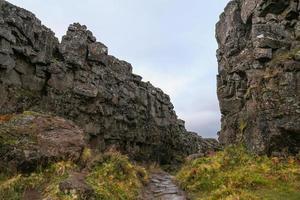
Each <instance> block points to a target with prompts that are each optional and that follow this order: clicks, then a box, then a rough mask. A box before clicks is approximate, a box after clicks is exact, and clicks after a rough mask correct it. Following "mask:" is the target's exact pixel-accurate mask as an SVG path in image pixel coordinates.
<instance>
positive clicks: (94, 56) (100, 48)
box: [88, 42, 108, 62]
mask: <svg viewBox="0 0 300 200" xmlns="http://www.w3.org/2000/svg"><path fill="white" fill-rule="evenodd" d="M88 52H89V53H88V59H89V60H91V61H99V62H101V60H102V56H103V54H104V55H107V53H108V49H107V47H106V46H105V45H104V44H102V43H100V42H96V43H92V44H89V45H88Z"/></svg>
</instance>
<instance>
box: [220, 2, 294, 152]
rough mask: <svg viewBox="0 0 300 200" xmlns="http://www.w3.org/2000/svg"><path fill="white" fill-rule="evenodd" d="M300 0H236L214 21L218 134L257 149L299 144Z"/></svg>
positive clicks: (285, 148) (280, 149)
mask: <svg viewBox="0 0 300 200" xmlns="http://www.w3.org/2000/svg"><path fill="white" fill-rule="evenodd" d="M299 13H300V3H299V0H232V1H230V2H229V3H228V5H227V7H226V8H225V11H224V13H223V14H221V16H220V21H219V22H218V24H217V26H216V37H217V41H218V44H219V49H218V51H217V58H218V62H219V68H218V69H219V74H218V76H217V85H218V89H217V91H218V97H219V102H220V108H221V112H222V128H221V131H220V135H219V140H220V142H221V143H222V144H224V145H229V144H236V143H243V144H245V145H246V146H247V148H248V149H249V150H251V151H253V152H256V153H268V154H272V153H273V154H278V153H280V154H281V153H293V154H294V153H298V152H299V150H300V96H299V95H300V15H299Z"/></svg>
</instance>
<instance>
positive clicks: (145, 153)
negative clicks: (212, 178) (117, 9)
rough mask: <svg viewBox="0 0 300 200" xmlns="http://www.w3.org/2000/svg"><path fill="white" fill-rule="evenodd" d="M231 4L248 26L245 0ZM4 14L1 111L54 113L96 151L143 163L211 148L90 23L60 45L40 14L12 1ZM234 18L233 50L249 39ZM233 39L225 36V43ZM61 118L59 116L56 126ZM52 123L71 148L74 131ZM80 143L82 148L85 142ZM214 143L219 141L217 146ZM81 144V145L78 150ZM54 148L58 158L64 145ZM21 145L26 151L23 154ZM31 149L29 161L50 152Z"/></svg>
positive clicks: (73, 31)
mask: <svg viewBox="0 0 300 200" xmlns="http://www.w3.org/2000/svg"><path fill="white" fill-rule="evenodd" d="M1 3H2V1H1ZM228 9H231V10H232V12H233V13H235V17H234V18H235V19H236V20H237V21H238V22H239V23H240V24H243V22H242V20H241V19H240V18H239V16H238V14H240V13H239V7H238V4H236V3H235V4H234V3H233V4H232V7H229V8H228ZM2 18H3V19H5V20H3V23H1V33H3V34H2V35H5V36H6V39H5V38H4V37H1V41H5V42H1V43H0V52H2V54H1V56H2V57H1V56H0V64H1V65H0V89H1V90H0V95H1V98H0V115H1V114H7V113H16V112H18V113H20V112H22V111H24V110H39V111H41V112H45V113H52V114H53V115H55V116H59V117H63V118H65V119H69V120H72V121H73V122H74V123H75V124H76V125H78V126H79V127H81V128H82V129H84V130H85V131H86V133H85V134H86V136H87V137H89V138H91V146H92V148H93V149H96V150H97V151H98V150H101V151H104V150H106V148H109V147H110V146H111V145H114V146H116V147H118V149H119V150H120V151H122V152H124V153H127V154H128V156H129V157H130V158H131V159H135V160H138V161H154V162H160V163H164V164H172V163H178V162H180V159H178V158H184V157H185V156H187V155H190V154H194V153H199V152H204V151H206V149H208V148H210V147H209V146H211V145H208V144H207V143H206V142H204V140H205V139H203V138H202V137H200V136H198V135H197V134H191V133H190V132H188V131H187V130H186V129H185V125H184V123H183V121H181V120H178V117H177V115H176V112H175V111H174V106H173V105H172V103H171V101H170V97H169V96H168V95H166V94H165V93H164V92H163V91H162V90H160V89H159V88H156V87H154V86H153V85H152V84H151V83H149V82H143V81H142V77H141V76H138V75H135V74H133V73H132V66H131V64H130V63H128V62H126V61H122V60H119V59H117V58H115V57H114V56H111V55H108V49H107V47H106V46H105V45H104V44H102V43H101V42H97V40H96V38H95V37H94V36H93V34H92V32H91V31H89V30H88V29H87V27H86V26H85V25H81V24H79V23H74V24H71V25H70V26H69V28H68V31H67V33H66V35H65V36H63V38H62V40H61V42H59V41H58V39H57V38H56V37H55V35H54V33H53V32H52V31H51V30H50V29H48V28H47V27H45V26H43V25H42V24H41V21H40V20H38V19H37V18H36V17H35V16H34V14H32V13H30V12H28V11H26V10H24V9H21V8H18V7H16V6H14V5H12V4H10V3H8V2H6V1H3V3H2V6H1V7H0V19H2ZM225 18H226V17H225ZM230 20H231V16H230V15H228V16H227V21H228V23H230V24H231V25H232V27H226V26H221V24H220V26H221V27H220V28H221V29H223V30H225V33H226V34H225V37H227V38H229V39H230V40H231V42H232V44H230V45H228V46H227V47H226V48H224V50H228V49H234V50H233V53H234V52H237V51H238V49H239V48H240V47H242V46H243V44H242V43H243V42H242V41H241V42H236V40H235V38H237V37H238V35H232V34H231V33H232V32H235V30H236V29H237V28H239V26H236V25H235V23H231V21H230ZM2 27H3V28H2ZM9 33H12V35H13V36H14V37H15V39H16V41H15V43H14V44H13V42H14V41H8V40H7V38H8V36H11V35H10V34H9ZM219 35H220V36H223V34H222V35H221V34H219ZM9 40H12V37H11V38H10V39H9ZM223 40H224V41H223ZM226 40H227V39H226V38H222V41H223V42H224V43H225V42H226ZM232 47H233V48H232ZM10 48H11V49H12V51H11V49H10ZM8 73H10V74H9V76H8ZM50 120H51V119H50ZM56 122H57V120H54V122H53V123H54V125H55V124H56ZM48 128H49V131H50V133H49V131H48V132H47V133H46V134H50V136H49V138H48V140H49V141H50V143H49V145H50V144H51V145H53V146H55V145H54V144H53V143H54V140H55V138H57V139H60V141H56V143H57V145H60V144H63V143H64V142H66V144H65V145H66V146H67V147H70V149H71V144H69V143H68V141H66V138H65V137H70V138H69V140H72V137H74V139H76V138H77V136H76V134H75V135H72V133H70V132H69V129H68V128H66V130H61V129H58V130H61V132H62V135H58V133H57V132H51V130H52V129H51V127H48ZM54 128H55V127H54ZM71 130H72V131H73V129H71ZM43 131H44V129H42V132H41V134H42V133H43ZM74 132H75V133H76V131H75V130H74ZM41 137H42V136H41ZM52 137H53V138H52ZM77 139H78V138H77ZM52 142H53V143H52ZM78 142H79V143H78V145H80V144H81V140H80V141H79V140H78ZM70 143H71V142H70ZM211 144H215V145H216V146H217V143H211ZM78 145H76V144H75V145H74V148H75V150H74V154H75V153H76V155H77V152H78V150H79V147H78ZM34 147H35V148H40V146H34ZM55 147H56V148H57V149H54V150H53V152H52V153H53V154H54V155H53V158H56V157H57V156H58V154H59V151H60V148H61V147H60V146H55ZM206 147H207V148H206ZM0 148H1V147H0ZM17 150H18V152H20V155H23V153H24V152H22V151H21V150H19V149H17ZM29 150H30V151H27V152H26V155H27V157H28V158H30V157H31V158H34V157H36V156H37V158H38V159H40V158H39V156H42V157H43V156H44V155H43V154H39V152H36V151H33V150H31V149H29ZM46 153H47V152H46ZM50 153H51V152H48V154H49V155H50ZM11 155H12V156H14V155H17V153H16V154H11ZM64 155H65V152H61V156H64ZM44 157H45V156H44ZM21 158H22V159H23V157H21ZM16 159H18V157H17V156H16ZM22 159H21V160H22ZM46 159H50V158H48V157H46ZM181 161H183V159H181ZM0 162H1V161H0ZM31 166H32V165H31ZM72 187H73V186H72Z"/></svg>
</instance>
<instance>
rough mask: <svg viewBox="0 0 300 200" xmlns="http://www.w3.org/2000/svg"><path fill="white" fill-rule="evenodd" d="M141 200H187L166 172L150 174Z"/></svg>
mask: <svg viewBox="0 0 300 200" xmlns="http://www.w3.org/2000/svg"><path fill="white" fill-rule="evenodd" d="M140 199H141V200H187V198H186V195H185V193H184V192H183V191H182V190H181V189H180V188H179V187H178V186H177V185H176V184H175V183H174V181H173V180H172V176H171V175H169V174H168V173H166V172H155V173H152V175H151V178H150V182H149V184H148V186H147V187H146V188H145V189H144V191H143V193H142V195H141V198H140Z"/></svg>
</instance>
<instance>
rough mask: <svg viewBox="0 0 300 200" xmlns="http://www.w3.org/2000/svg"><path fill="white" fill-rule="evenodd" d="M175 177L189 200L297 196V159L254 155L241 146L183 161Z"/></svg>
mask: <svg viewBox="0 0 300 200" xmlns="http://www.w3.org/2000/svg"><path fill="white" fill-rule="evenodd" d="M176 178H177V180H178V182H179V183H180V185H181V186H182V188H183V189H185V190H186V191H187V192H189V193H191V197H192V199H198V200H208V199H209V200H220V199H224V200H243V199H244V200H256V199H257V200H260V199H266V200H273V199H274V200H275V199H276V200H281V199H282V200H285V199H287V200H288V199H289V200H293V199H295V200H296V199H300V164H299V160H296V159H295V158H292V157H290V158H285V159H280V158H277V157H273V158H269V157H266V156H256V155H252V154H250V153H248V152H247V151H246V150H245V148H244V147H241V146H235V147H228V148H227V149H225V150H224V151H222V152H218V153H216V154H215V155H212V156H210V157H205V158H199V159H196V160H192V161H190V162H187V163H186V164H185V165H184V166H183V167H182V169H181V170H180V171H179V172H178V173H177V175H176Z"/></svg>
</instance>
